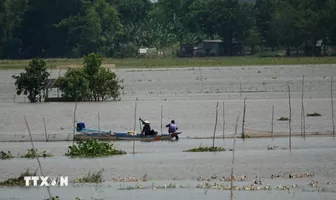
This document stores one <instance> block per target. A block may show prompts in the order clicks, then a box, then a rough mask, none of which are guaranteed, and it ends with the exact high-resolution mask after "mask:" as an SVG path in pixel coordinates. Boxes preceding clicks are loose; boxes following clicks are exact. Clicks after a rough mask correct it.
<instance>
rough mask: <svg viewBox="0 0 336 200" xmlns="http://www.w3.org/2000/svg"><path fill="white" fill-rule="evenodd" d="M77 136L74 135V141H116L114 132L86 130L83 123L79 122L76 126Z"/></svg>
mask: <svg viewBox="0 0 336 200" xmlns="http://www.w3.org/2000/svg"><path fill="white" fill-rule="evenodd" d="M76 131H77V134H75V135H74V138H73V140H75V141H80V140H89V139H98V140H115V139H116V137H114V136H113V134H112V131H101V130H95V129H87V128H85V124H84V123H83V122H78V123H77V126H76Z"/></svg>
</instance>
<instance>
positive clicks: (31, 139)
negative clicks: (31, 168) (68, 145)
mask: <svg viewBox="0 0 336 200" xmlns="http://www.w3.org/2000/svg"><path fill="white" fill-rule="evenodd" d="M24 120H25V122H26V127H27V131H28V134H29V138H30V143H31V145H32V149H34V150H35V146H34V142H33V137H32V134H31V132H30V128H29V125H28V122H27V118H26V115H24ZM34 157H35V158H36V160H37V164H38V166H39V168H40V172H41V175H42V176H44V173H43V170H42V166H41V162H40V159H39V158H38V157H37V156H36V154H34ZM47 190H48V194H49V197H50V199H52V195H51V192H50V188H49V186H47Z"/></svg>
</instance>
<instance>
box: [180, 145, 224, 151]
mask: <svg viewBox="0 0 336 200" xmlns="http://www.w3.org/2000/svg"><path fill="white" fill-rule="evenodd" d="M217 151H225V149H224V148H223V147H207V146H202V144H201V145H200V146H199V147H198V148H194V149H187V150H184V152H217Z"/></svg>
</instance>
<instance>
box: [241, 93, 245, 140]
mask: <svg viewBox="0 0 336 200" xmlns="http://www.w3.org/2000/svg"><path fill="white" fill-rule="evenodd" d="M245 101H246V98H244V109H243V124H242V138H243V139H244V138H245V114H246V102H245Z"/></svg>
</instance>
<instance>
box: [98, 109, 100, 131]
mask: <svg viewBox="0 0 336 200" xmlns="http://www.w3.org/2000/svg"><path fill="white" fill-rule="evenodd" d="M98 131H99V132H100V114H99V112H98Z"/></svg>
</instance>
